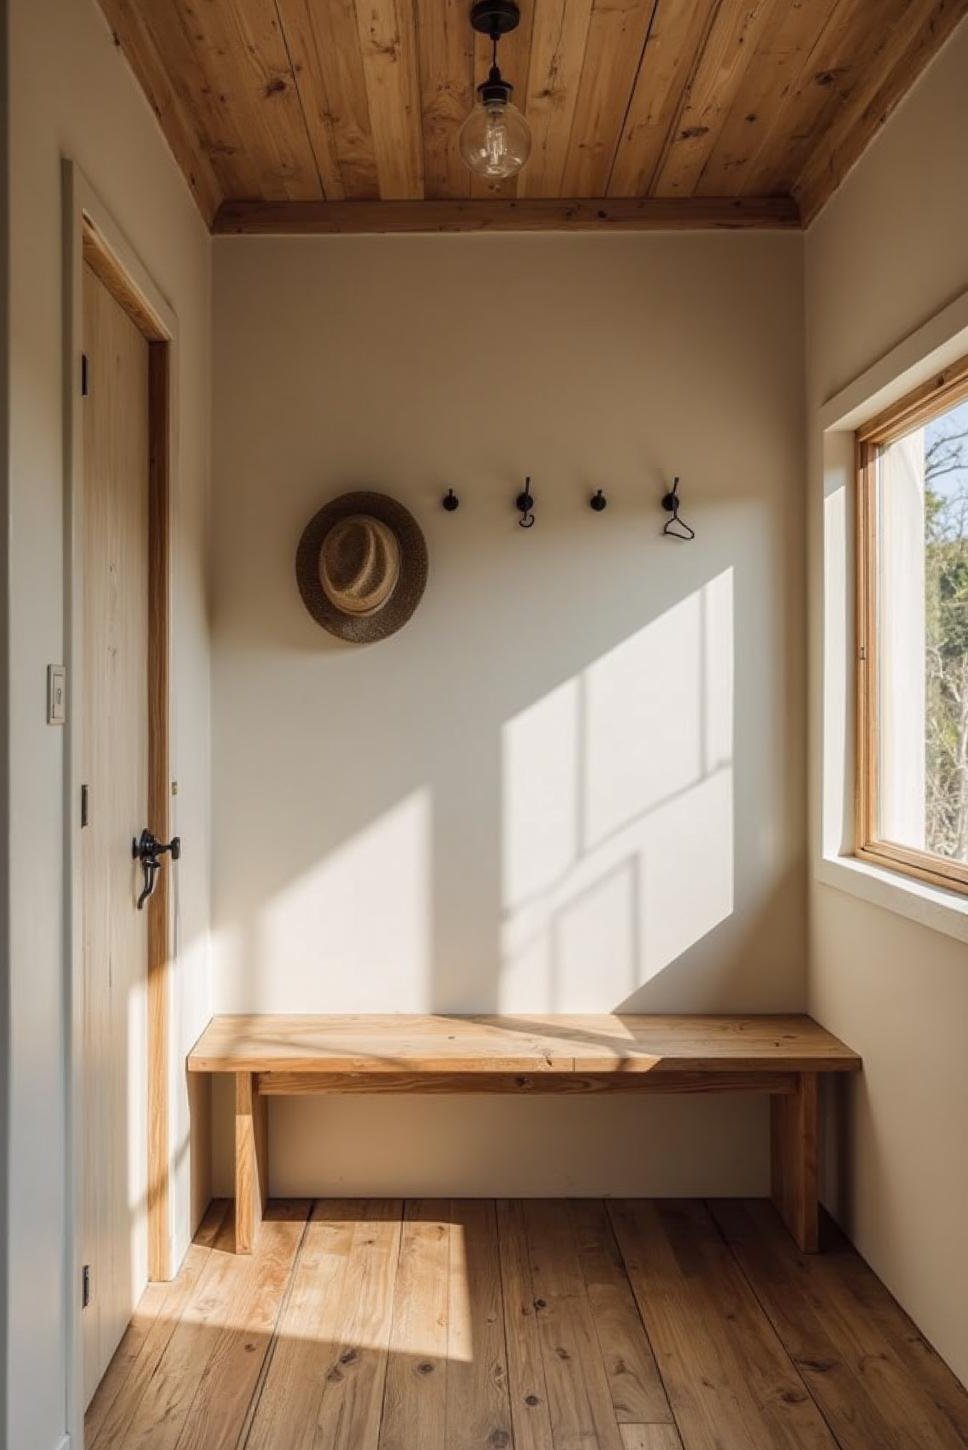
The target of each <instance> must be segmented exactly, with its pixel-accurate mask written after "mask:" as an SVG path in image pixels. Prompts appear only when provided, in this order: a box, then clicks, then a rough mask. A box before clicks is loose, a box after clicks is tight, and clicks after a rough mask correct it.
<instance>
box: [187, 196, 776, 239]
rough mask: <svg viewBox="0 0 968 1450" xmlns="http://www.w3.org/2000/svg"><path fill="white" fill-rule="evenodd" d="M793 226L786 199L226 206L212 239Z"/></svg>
mask: <svg viewBox="0 0 968 1450" xmlns="http://www.w3.org/2000/svg"><path fill="white" fill-rule="evenodd" d="M799 226H800V213H799V210H798V208H797V205H796V203H795V202H794V201H793V200H792V199H791V198H790V197H786V196H767V197H671V198H656V197H650V198H646V199H639V200H637V199H635V198H631V197H627V198H622V197H607V198H593V199H591V200H581V201H577V200H576V201H566V200H558V199H557V198H553V197H535V198H529V199H523V198H508V199H505V198H503V197H502V198H494V199H489V198H480V199H478V198H475V197H471V198H467V199H464V198H460V199H456V200H455V199H448V200H440V201H382V202H366V201H343V202H338V201H337V202H315V201H305V202H262V201H226V202H223V203H222V205H221V207H220V208H219V210H218V212H217V214H216V217H215V221H214V223H213V227H212V230H213V231H214V232H215V233H216V234H219V235H222V236H228V235H241V234H248V235H262V236H313V235H317V234H325V233H330V234H334V233H345V234H354V233H357V234H358V233H363V232H527V231H544V232H616V231H626V232H655V231H703V230H736V229H744V228H746V229H749V228H760V229H770V230H777V229H785V230H790V229H793V230H796V229H797V228H799Z"/></svg>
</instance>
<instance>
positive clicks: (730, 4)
mask: <svg viewBox="0 0 968 1450" xmlns="http://www.w3.org/2000/svg"><path fill="white" fill-rule="evenodd" d="M100 3H101V6H102V9H103V10H104V12H105V14H106V16H107V19H108V22H109V24H110V26H111V28H112V30H113V32H114V36H115V39H116V41H117V44H118V45H119V46H120V47H121V49H122V50H123V52H124V53H125V55H126V56H127V58H128V60H129V62H130V64H131V66H132V68H133V69H134V71H135V74H136V75H137V77H138V78H139V80H140V82H141V84H142V86H143V88H144V90H145V92H146V94H147V96H148V99H149V101H150V103H151V105H152V107H153V108H154V110H155V112H156V114H157V116H158V119H159V121H160V123H161V126H162V129H163V131H164V132H165V135H166V136H167V138H168V142H169V144H170V146H171V148H172V151H173V152H174V154H175V157H176V158H177V160H178V162H179V164H180V165H181V167H182V169H183V171H184V173H185V175H186V177H187V178H188V181H189V184H190V185H191V188H192V191H193V192H194V195H195V197H196V199H197V201H198V205H199V208H200V210H201V211H202V214H203V215H204V217H205V219H206V221H207V222H208V223H210V224H211V225H212V226H213V229H214V230H216V231H246V230H250V231H275V232H279V231H344V230H353V231H361V230H364V231H380V230H400V229H403V230H411V231H412V230H448V229H457V230H467V229H477V228H483V227H504V228H512V227H516V228H530V227H540V226H545V227H551V226H555V227H569V226H572V227H616V226H618V227H639V228H642V227H659V226H661V227H670V226H724V225H726V226H742V225H759V226H763V225H767V226H783V225H786V226H791V225H792V226H796V225H798V224H799V223H800V221H801V219H802V220H803V222H807V221H809V220H810V219H811V218H812V217H813V216H814V215H815V214H816V213H817V211H818V210H819V209H820V207H821V206H822V205H823V204H824V202H825V201H826V200H827V198H828V197H829V196H830V195H831V193H832V192H833V191H834V190H835V189H836V187H837V186H838V185H839V184H840V182H841V181H842V180H843V178H844V176H845V175H846V173H847V171H848V170H849V168H850V167H851V166H852V165H853V163H854V162H855V161H856V160H857V158H858V156H859V155H860V154H861V152H862V151H863V150H864V148H865V147H866V146H867V144H868V143H869V141H870V140H871V139H872V137H873V136H874V135H875V134H876V132H877V130H878V129H879V127H880V126H881V125H882V124H883V122H884V121H885V120H886V118H887V116H888V115H889V114H890V112H891V111H892V109H893V108H894V106H895V105H896V104H897V102H898V101H899V100H900V98H901V97H902V96H903V95H904V93H905V92H906V91H907V90H908V88H909V87H910V86H911V84H912V83H913V81H914V80H915V79H916V77H917V76H918V75H919V73H920V72H921V70H922V69H923V67H924V66H925V65H926V63H927V62H928V60H930V58H931V57H932V56H933V55H934V54H935V52H936V51H937V50H938V48H939V47H940V46H941V45H942V43H943V42H944V40H945V39H946V38H947V36H948V35H949V34H950V32H951V31H952V29H953V28H954V26H955V25H956V24H957V23H958V21H959V20H961V19H962V18H963V17H964V16H965V14H966V13H968V0H522V5H521V11H522V16H521V25H520V27H519V29H518V30H517V31H515V32H514V33H513V34H511V35H510V36H508V37H507V39H506V40H505V41H504V42H503V43H502V46H501V54H500V59H501V66H502V69H503V71H504V73H505V75H506V76H507V77H508V79H509V80H511V81H513V82H514V85H515V100H516V102H517V103H518V104H519V105H520V106H521V107H522V109H523V110H524V111H525V112H526V114H527V117H528V120H529V122H530V125H531V131H532V137H533V146H532V154H531V158H530V160H529V162H528V164H527V165H526V167H525V168H524V170H523V171H521V172H520V174H519V175H518V176H517V177H516V178H513V179H512V180H511V181H510V182H504V183H500V184H499V185H498V186H497V188H496V189H495V188H493V187H491V186H489V184H488V183H485V182H484V181H482V180H481V179H479V178H476V177H474V176H472V175H471V173H470V172H469V171H468V170H467V169H466V167H465V166H464V164H463V162H462V161H461V158H460V155H459V153H458V149H457V133H458V130H459V127H460V124H461V121H462V120H463V118H464V116H465V115H466V114H467V112H468V110H469V109H470V107H471V105H472V104H473V101H474V85H475V83H476V82H477V81H479V80H481V79H482V78H483V76H484V74H485V71H486V65H487V49H488V42H487V41H486V39H485V38H484V37H481V36H476V35H475V34H474V32H473V31H472V30H471V28H470V24H469V21H468V12H469V9H470V0H100ZM576 203H583V204H582V205H577V204H576Z"/></svg>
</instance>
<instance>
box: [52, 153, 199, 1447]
mask: <svg viewBox="0 0 968 1450" xmlns="http://www.w3.org/2000/svg"><path fill="white" fill-rule="evenodd" d="M62 172H63V176H62V179H63V198H64V207H63V218H64V331H65V337H64V390H65V406H64V418H65V434H64V450H65V575H66V578H65V591H64V602H65V612H66V618H65V621H64V637H65V641H66V649H67V660H66V664H67V681H68V701H67V721H68V724H67V730H66V732H65V741H64V750H65V761H64V775H65V791H66V801H65V810H64V823H65V843H64V862H65V891H66V896H67V900H66V904H65V906H66V909H65V923H66V931H67V943H66V984H65V986H66V990H65V1001H66V1004H67V1005H66V1014H67V1015H66V1021H65V1043H66V1047H67V1063H66V1072H65V1084H66V1094H67V1101H66V1105H65V1112H66V1124H67V1174H68V1180H67V1182H68V1196H69V1204H70V1231H69V1234H68V1236H67V1245H66V1251H67V1262H66V1264H65V1286H66V1290H65V1292H66V1295H67V1304H66V1306H65V1310H66V1323H67V1325H68V1334H69V1362H68V1405H67V1410H68V1424H69V1425H70V1426H71V1436H72V1441H73V1442H74V1443H76V1444H77V1445H79V1446H81V1445H83V1443H84V1405H83V1403H82V1401H83V1366H82V1361H81V1355H82V1352H83V1338H82V1334H81V1322H80V1318H81V1307H80V1293H79V1291H78V1285H79V1284H80V1282H81V1255H82V1244H81V1235H80V1229H81V1218H82V1178H81V1173H82V1167H83V1157H84V1149H83V1128H84V1103H83V1095H82V1090H83V1072H82V1066H83V998H82V996H81V993H80V992H79V991H78V990H76V984H78V983H79V982H80V971H81V969H82V965H83V962H82V955H81V953H82V946H83V935H82V923H81V900H82V898H81V890H80V869H81V853H80V850H79V849H78V834H77V833H78V831H79V829H80V824H81V820H80V804H81V799H80V798H81V789H80V788H81V784H82V761H81V730H80V728H79V722H80V721H81V719H82V701H81V678H82V677H81V661H82V659H83V597H84V596H83V588H84V578H83V562H82V560H83V531H82V523H83V519H82V500H83V480H84V458H83V437H84V434H83V414H82V408H83V398H82V396H81V387H80V377H81V366H82V364H81V356H82V352H83V267H84V264H85V262H87V263H89V264H90V265H91V267H92V269H93V270H94V271H95V273H96V274H97V275H98V276H99V277H100V279H101V281H102V282H104V284H105V285H106V287H107V289H108V291H109V292H111V294H112V295H113V296H114V298H115V300H116V301H118V302H119V303H120V305H121V306H122V307H123V308H124V310H125V312H126V313H127V314H128V316H129V317H130V318H131V319H132V321H133V322H134V323H135V325H136V326H137V327H138V329H139V331H140V332H141V333H142V335H143V336H144V337H145V338H146V339H147V341H148V348H149V354H148V386H149V449H150V453H149V505H148V508H149V548H148V611H149V612H148V724H149V759H148V817H149V818H148V822H147V823H146V824H148V825H150V827H151V829H152V830H154V832H155V834H156V835H157V836H158V837H159V838H160V839H162V840H167V839H168V838H169V837H170V835H171V778H172V771H171V735H172V732H171V707H172V700H171V655H172V642H171V633H172V631H171V571H172V538H173V529H172V497H173V492H174V477H173V475H174V467H175V460H176V459H177V456H178V453H177V437H176V418H177V408H176V407H174V406H172V402H171V400H172V398H174V397H177V366H178V341H177V334H178V326H177V319H176V316H175V313H174V311H173V309H172V308H171V307H170V305H169V304H168V302H167V301H166V300H165V298H164V296H163V294H162V293H161V291H160V289H159V288H158V287H157V285H156V284H155V282H154V281H153V279H152V278H151V276H150V274H149V272H148V271H147V269H146V268H145V267H144V266H143V264H142V262H141V261H140V259H139V257H138V255H137V253H136V252H135V250H134V248H133V247H132V246H131V245H130V243H129V242H128V240H127V239H126V237H125V236H124V234H123V232H122V231H121V229H120V228H119V227H118V226H117V224H116V223H115V221H114V220H113V218H112V216H111V214H110V212H109V211H108V209H107V208H106V207H105V206H104V205H103V203H102V202H101V200H100V198H99V197H98V195H97V193H96V192H95V191H94V189H93V187H92V186H91V185H90V183H89V182H88V180H87V178H86V177H85V176H84V173H83V172H82V171H81V170H80V168H79V167H78V166H77V165H76V163H74V162H72V161H70V160H65V161H64V162H63V167H62ZM170 882H171V870H170V868H166V869H164V870H162V871H161V872H160V873H159V879H158V885H157V887H156V889H155V893H154V896H153V897H152V900H151V903H150V906H149V917H148V959H147V963H146V972H147V989H146V1010H147V1032H148V1071H147V1099H148V1101H147V1109H148V1112H147V1121H146V1124H145V1132H146V1139H147V1182H148V1202H147V1215H146V1216H147V1234H148V1274H149V1278H150V1279H168V1278H170V1277H171V1275H172V1272H173V1269H172V1257H173V1221H172V1204H171V1193H170V1177H171V1166H172V1165H171V1142H172V1134H171V1106H172V1092H171V1062H170V1029H171V1022H170V1016H171V1009H170V1003H171V983H172V970H173V966H174V954H175V945H176V943H175V933H174V929H173V923H172V897H171V891H170Z"/></svg>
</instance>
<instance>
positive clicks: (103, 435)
mask: <svg viewBox="0 0 968 1450" xmlns="http://www.w3.org/2000/svg"><path fill="white" fill-rule="evenodd" d="M83 271H84V282H83V287H84V324H83V325H84V344H83V345H84V353H85V357H86V387H87V395H86V397H85V398H84V402H83V460H84V464H83V490H82V491H83V498H82V524H81V529H82V539H83V548H82V560H83V563H82V570H83V574H82V583H81V597H82V601H83V602H82V609H83V625H82V628H83V652H82V659H81V670H82V676H83V677H82V680H81V682H80V699H81V737H82V744H81V761H82V774H81V780H82V781H83V782H84V785H85V787H86V802H87V804H86V824H82V829H81V901H82V921H83V950H82V955H81V971H82V976H83V980H82V982H81V984H80V987H81V995H82V1001H83V1032H82V1053H83V1087H84V1098H83V1120H84V1134H83V1143H84V1161H83V1164H82V1167H81V1175H82V1213H83V1223H82V1225H81V1235H82V1237H81V1242H82V1245H83V1263H84V1264H85V1265H87V1266H89V1283H90V1290H89V1302H88V1303H87V1304H86V1306H85V1308H84V1310H83V1315H82V1323H83V1338H84V1396H85V1404H87V1403H88V1402H89V1400H90V1397H91V1395H92V1394H93V1393H94V1390H95V1389H96V1387H97V1385H98V1382H99V1380H100V1379H101V1376H102V1375H103V1373H104V1371H105V1369H106V1368H107V1365H108V1362H109V1360H110V1358H111V1355H112V1354H113V1353H114V1350H115V1348H116V1347H117V1344H118V1341H119V1340H120V1338H121V1335H122V1334H123V1333H124V1330H125V1328H126V1326H127V1324H128V1321H129V1319H130V1318H131V1314H132V1310H133V1308H134V1306H135V1304H136V1303H137V1300H138V1298H139V1296H140V1294H141V1292H142V1290H143V1289H144V1286H145V1284H146V1282H147V1278H148V1248H147V1227H146V1224H147V1064H148V1042H147V1010H146V981H147V915H148V913H147V912H146V911H139V910H137V907H136V901H137V895H138V891H139V889H140V877H141V872H140V868H139V867H138V865H137V863H136V862H135V861H134V860H133V859H132V854H131V842H132V837H134V836H137V835H138V834H139V832H140V831H141V829H142V827H143V826H144V825H146V823H147V821H148V673H147V671H148V559H149V556H148V542H149V540H148V527H149V522H148V521H149V512H148V503H149V498H148V488H149V412H148V409H149V397H148V342H147V341H146V339H145V338H144V337H143V336H142V334H141V332H139V330H138V328H137V327H136V326H135V324H134V323H133V322H132V321H131V319H130V317H129V316H128V314H127V313H126V312H125V311H124V309H123V308H122V307H121V306H120V304H119V303H118V302H117V301H116V300H115V298H114V297H113V296H112V295H111V293H110V292H109V291H108V289H107V287H106V286H105V285H104V283H103V282H102V281H100V280H99V278H98V277H97V276H96V275H95V274H94V272H93V271H92V270H91V268H90V267H89V266H88V265H87V264H85V265H84V269H83Z"/></svg>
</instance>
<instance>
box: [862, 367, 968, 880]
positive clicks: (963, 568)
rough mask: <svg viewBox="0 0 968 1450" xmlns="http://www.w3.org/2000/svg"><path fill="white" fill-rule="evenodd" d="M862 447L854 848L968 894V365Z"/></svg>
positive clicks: (897, 410) (909, 401)
mask: <svg viewBox="0 0 968 1450" xmlns="http://www.w3.org/2000/svg"><path fill="white" fill-rule="evenodd" d="M857 440H858V450H857V458H858V478H857V623H858V641H857V644H858V649H857V660H858V666H857V679H858V710H857V715H858V730H857V799H856V818H857V839H856V850H857V854H858V855H859V856H862V857H864V858H865V859H867V860H873V861H876V862H878V863H879V864H880V865H882V866H888V867H891V868H892V869H894V870H897V871H902V872H906V873H907V874H909V875H914V876H919V877H922V878H924V879H927V880H929V881H933V882H935V883H936V884H939V885H943V886H948V887H951V888H954V889H956V890H960V891H964V892H968V358H965V359H964V360H963V361H962V362H960V363H958V364H956V365H954V366H953V367H951V368H949V369H948V370H947V371H946V372H945V373H944V374H942V375H941V376H940V377H936V378H934V379H933V380H932V382H931V383H930V384H928V385H926V386H925V387H922V388H920V389H918V390H917V392H915V393H912V394H910V395H909V396H908V397H907V398H904V399H902V400H901V402H899V403H897V404H895V405H894V407H893V408H891V409H889V410H887V411H886V412H884V413H882V414H880V415H879V416H878V417H876V418H874V419H872V420H871V422H870V423H869V424H868V425H867V426H866V427H864V428H862V429H861V430H860V431H859V432H858V434H857Z"/></svg>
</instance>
